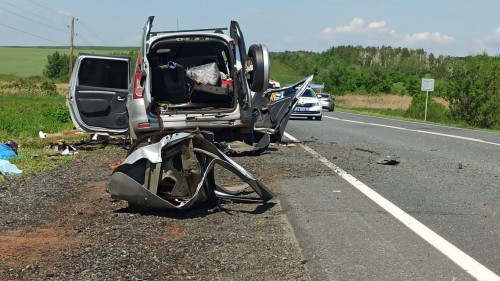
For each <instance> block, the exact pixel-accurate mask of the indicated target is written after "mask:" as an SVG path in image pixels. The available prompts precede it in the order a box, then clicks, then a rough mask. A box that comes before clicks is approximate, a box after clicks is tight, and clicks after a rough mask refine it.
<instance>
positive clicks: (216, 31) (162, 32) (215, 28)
mask: <svg viewBox="0 0 500 281" xmlns="http://www.w3.org/2000/svg"><path fill="white" fill-rule="evenodd" d="M223 30H228V28H227V27H214V28H204V29H187V30H169V31H151V35H152V36H156V35H158V34H164V33H182V32H200V31H213V32H214V33H223V32H222V31H223Z"/></svg>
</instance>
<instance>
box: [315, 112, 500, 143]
mask: <svg viewBox="0 0 500 281" xmlns="http://www.w3.org/2000/svg"><path fill="white" fill-rule="evenodd" d="M323 117H324V118H330V119H333V120H338V121H344V122H350V123H357V124H364V125H371V126H377V127H384V128H390V129H396V130H402V131H410V132H417V133H422V134H429V135H436V136H442V137H448V138H454V139H461V140H467V141H473V142H479V143H484V144H492V145H498V146H500V143H496V142H489V141H485V140H481V139H475V138H468V137H462V136H456V135H449V134H443V133H436V132H429V131H423V130H412V129H407V128H403V127H397V126H390V125H383V124H377V123H370V122H362V121H354V120H348V119H341V118H337V117H330V116H323Z"/></svg>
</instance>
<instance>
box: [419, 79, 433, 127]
mask: <svg viewBox="0 0 500 281" xmlns="http://www.w3.org/2000/svg"><path fill="white" fill-rule="evenodd" d="M421 91H426V92H427V95H426V97H425V114H424V121H427V107H428V103H429V92H433V91H434V79H426V78H422V88H421Z"/></svg>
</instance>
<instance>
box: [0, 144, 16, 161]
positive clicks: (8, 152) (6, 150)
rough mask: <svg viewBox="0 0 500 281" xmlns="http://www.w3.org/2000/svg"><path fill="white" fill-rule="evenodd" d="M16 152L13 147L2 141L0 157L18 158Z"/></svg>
mask: <svg viewBox="0 0 500 281" xmlns="http://www.w3.org/2000/svg"><path fill="white" fill-rule="evenodd" d="M18 157H19V156H17V154H16V152H15V151H14V150H13V149H12V147H10V146H8V145H6V144H3V143H0V159H9V158H18Z"/></svg>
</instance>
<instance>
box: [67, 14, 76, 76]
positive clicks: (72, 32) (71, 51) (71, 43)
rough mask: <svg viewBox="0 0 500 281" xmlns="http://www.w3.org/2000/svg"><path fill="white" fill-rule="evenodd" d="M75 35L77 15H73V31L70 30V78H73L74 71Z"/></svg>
mask: <svg viewBox="0 0 500 281" xmlns="http://www.w3.org/2000/svg"><path fill="white" fill-rule="evenodd" d="M74 37H75V17H71V31H70V38H71V39H70V44H69V69H68V73H69V78H71V72H72V71H73V38H74Z"/></svg>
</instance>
